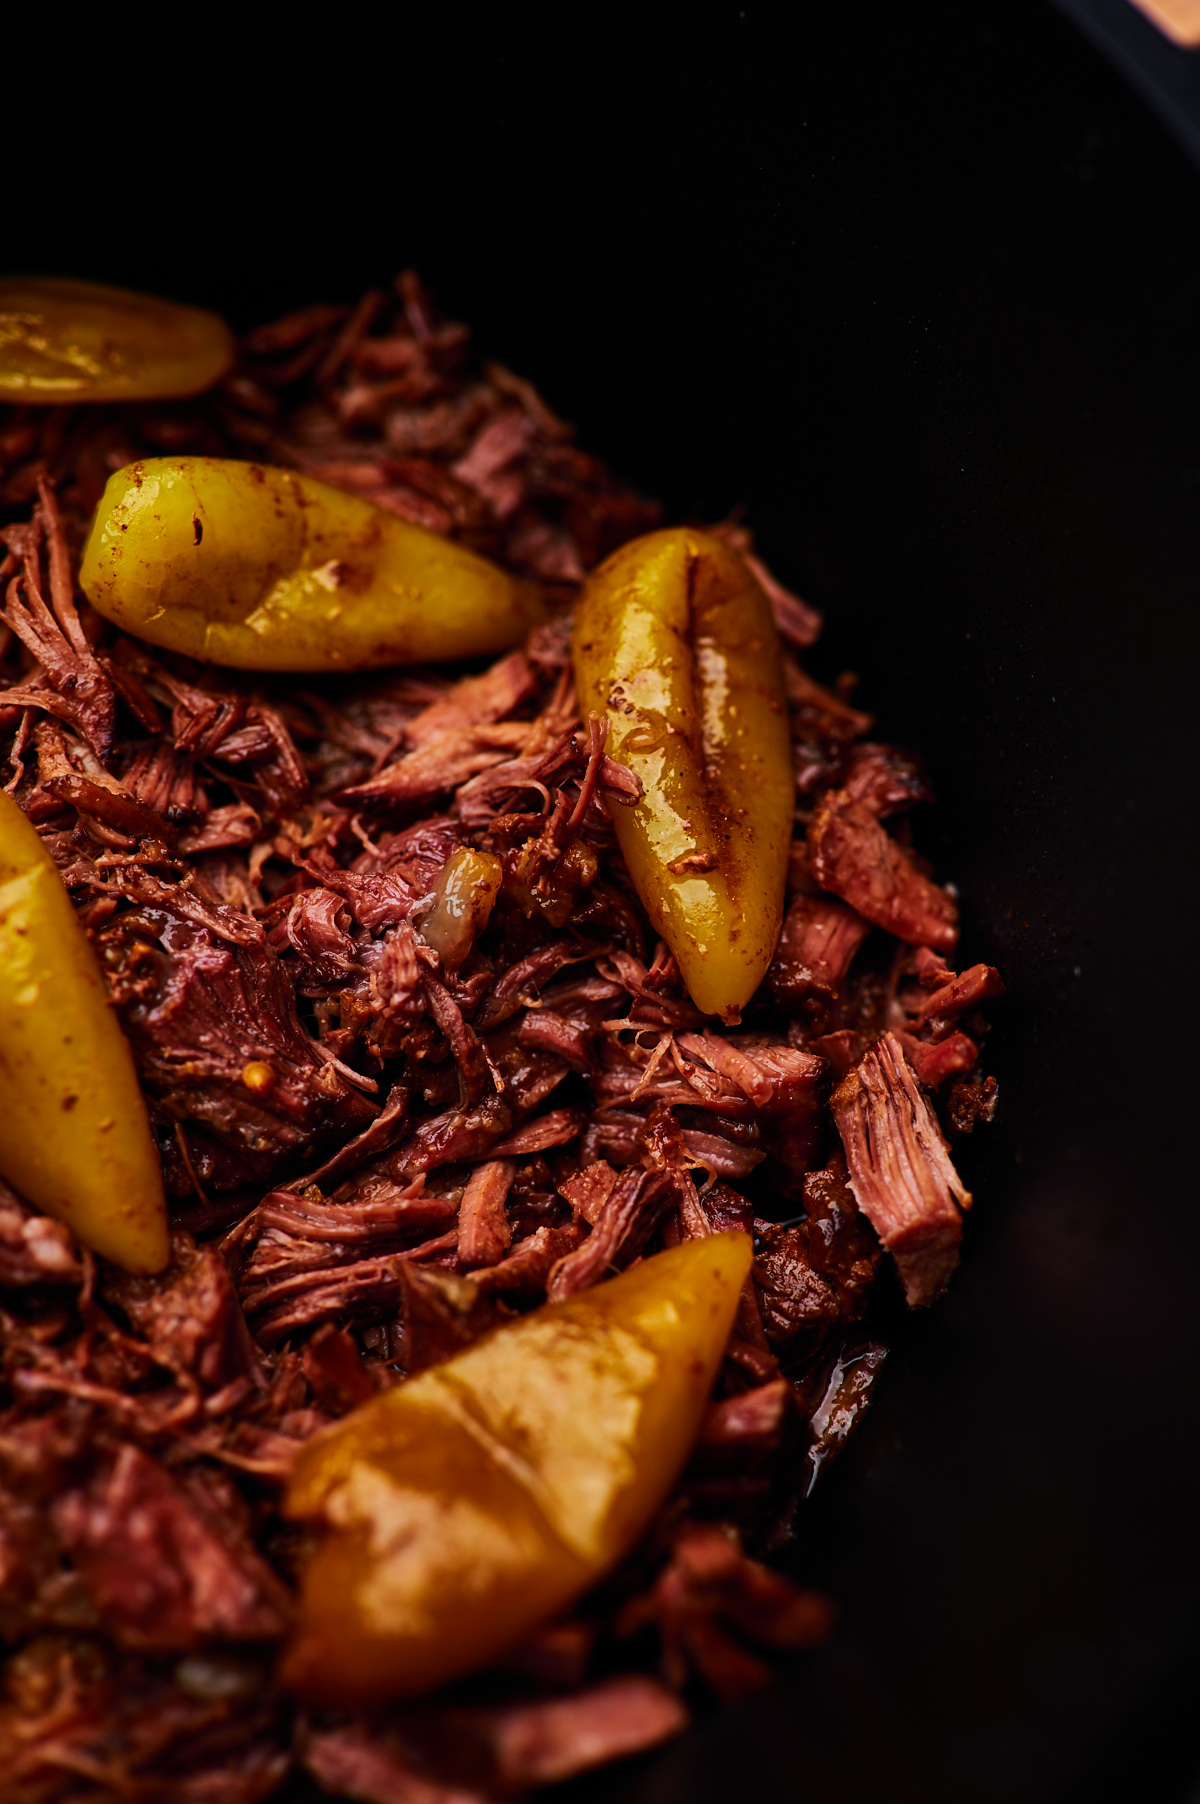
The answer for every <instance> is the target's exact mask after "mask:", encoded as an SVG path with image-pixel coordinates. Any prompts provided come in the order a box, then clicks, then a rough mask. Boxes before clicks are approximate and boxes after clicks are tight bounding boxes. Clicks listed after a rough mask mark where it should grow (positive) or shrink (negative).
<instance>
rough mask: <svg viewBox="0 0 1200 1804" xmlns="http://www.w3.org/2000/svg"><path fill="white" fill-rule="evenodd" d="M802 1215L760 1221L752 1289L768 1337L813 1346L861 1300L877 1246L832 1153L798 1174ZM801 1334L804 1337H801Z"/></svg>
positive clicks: (854, 1312)
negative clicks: (823, 1165)
mask: <svg viewBox="0 0 1200 1804" xmlns="http://www.w3.org/2000/svg"><path fill="white" fill-rule="evenodd" d="M803 1196H804V1203H805V1207H806V1210H807V1219H806V1220H805V1221H803V1222H799V1223H796V1224H795V1225H793V1226H791V1227H783V1228H778V1227H773V1226H770V1225H768V1224H767V1223H765V1222H760V1223H759V1224H758V1235H759V1252H758V1256H757V1258H756V1259H755V1262H754V1278H755V1289H756V1291H757V1294H758V1303H759V1309H760V1311H761V1314H762V1324H763V1328H764V1330H765V1332H766V1337H767V1340H768V1342H769V1343H770V1345H771V1346H772V1347H773V1348H774V1349H775V1350H776V1351H781V1350H782V1349H784V1348H785V1347H789V1346H792V1345H793V1344H800V1345H802V1346H803V1348H804V1349H805V1350H811V1349H812V1348H813V1347H815V1345H816V1344H817V1342H818V1341H819V1340H820V1339H821V1338H822V1336H824V1335H825V1334H826V1333H827V1331H828V1330H829V1329H830V1328H831V1327H833V1326H834V1324H835V1323H837V1322H843V1321H854V1320H855V1319H856V1318H857V1317H858V1316H859V1315H861V1314H862V1311H863V1309H864V1308H865V1307H866V1300H867V1292H868V1290H869V1288H870V1285H871V1281H872V1279H873V1278H874V1276H875V1270H876V1267H877V1266H878V1264H879V1258H880V1253H879V1247H878V1245H877V1243H876V1241H875V1237H874V1236H873V1234H872V1233H871V1231H870V1228H869V1227H868V1225H867V1223H866V1221H865V1220H864V1219H863V1217H862V1215H860V1213H859V1210H858V1207H857V1204H856V1203H855V1200H854V1197H853V1196H852V1194H851V1192H850V1189H849V1186H848V1184H847V1181H846V1167H845V1164H844V1162H843V1161H842V1160H841V1159H836V1160H835V1161H834V1162H833V1163H832V1164H831V1165H830V1166H829V1167H828V1168H827V1169H826V1170H825V1171H813V1172H809V1173H808V1175H807V1177H806V1178H805V1180H804V1191H803ZM800 1337H802V1340H801V1339H800Z"/></svg>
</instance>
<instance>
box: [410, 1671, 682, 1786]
mask: <svg viewBox="0 0 1200 1804" xmlns="http://www.w3.org/2000/svg"><path fill="white" fill-rule="evenodd" d="M687 1722H688V1713H687V1709H686V1707H685V1706H684V1704H683V1703H682V1701H681V1700H680V1699H679V1698H678V1697H677V1696H676V1694H675V1693H674V1692H673V1691H671V1690H669V1689H668V1688H667V1687H666V1686H665V1685H663V1684H661V1683H660V1682H659V1681H658V1680H657V1679H652V1678H649V1677H646V1676H644V1675H643V1674H641V1673H625V1674H622V1675H621V1676H619V1677H617V1678H612V1679H603V1680H601V1682H600V1683H599V1684H596V1685H592V1686H589V1687H588V1688H587V1689H586V1690H583V1691H576V1692H575V1693H573V1694H572V1695H571V1696H568V1697H551V1698H538V1699H531V1700H529V1701H521V1702H518V1703H509V1704H496V1705H491V1706H482V1707H477V1708H475V1709H469V1708H467V1709H457V1710H453V1709H451V1710H444V1711H437V1710H435V1711H431V1712H430V1713H429V1715H428V1717H427V1718H426V1719H425V1721H424V1722H423V1723H421V1724H420V1726H419V1728H418V1726H417V1725H416V1724H414V1725H413V1727H412V1728H411V1729H410V1730H409V1734H410V1735H414V1739H417V1738H418V1737H419V1745H420V1746H422V1747H424V1748H426V1749H428V1750H429V1753H430V1754H431V1755H433V1756H434V1757H436V1758H439V1760H440V1763H441V1764H443V1765H446V1764H448V1765H450V1766H451V1768H452V1769H453V1770H455V1771H457V1772H459V1773H462V1774H463V1775H464V1776H469V1777H471V1778H473V1779H474V1780H475V1781H476V1782H477V1783H478V1784H479V1785H480V1786H481V1787H483V1788H485V1790H486V1791H487V1792H489V1793H492V1794H493V1795H494V1793H495V1792H496V1791H499V1792H501V1793H504V1794H507V1793H511V1792H514V1791H519V1792H524V1791H525V1790H526V1789H527V1788H528V1787H529V1786H535V1785H554V1784H557V1783H558V1782H559V1781H560V1780H563V1779H570V1778H572V1777H573V1776H574V1775H575V1774H576V1773H585V1772H588V1771H589V1770H590V1769H591V1768H592V1767H596V1766H604V1765H605V1764H606V1763H607V1762H608V1761H610V1760H621V1759H624V1758H626V1757H627V1756H628V1755H630V1754H640V1753H642V1752H643V1751H644V1750H645V1749H647V1748H653V1747H657V1746H658V1745H659V1744H660V1743H661V1742H664V1741H669V1740H670V1739H671V1737H672V1736H674V1735H678V1734H679V1733H680V1731H681V1730H683V1729H685V1728H686V1727H687ZM414 1731H415V1734H414ZM448 1749H453V1750H454V1753H453V1754H452V1755H451V1757H450V1759H449V1761H447V1754H446V1750H448ZM394 1796H395V1794H394V1793H393V1794H390V1796H389V1801H388V1804H391V1798H392V1797H394Z"/></svg>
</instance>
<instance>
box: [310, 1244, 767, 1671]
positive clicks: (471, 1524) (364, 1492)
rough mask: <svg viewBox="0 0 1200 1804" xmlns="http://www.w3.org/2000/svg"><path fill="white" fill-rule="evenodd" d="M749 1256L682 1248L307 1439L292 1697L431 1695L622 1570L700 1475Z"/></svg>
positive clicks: (736, 1248)
mask: <svg viewBox="0 0 1200 1804" xmlns="http://www.w3.org/2000/svg"><path fill="white" fill-rule="evenodd" d="M750 1258H751V1243H750V1239H749V1237H748V1236H747V1235H745V1234H740V1233H736V1234H714V1235H711V1236H709V1237H708V1238H706V1239H702V1240H694V1241H689V1242H686V1243H685V1244H684V1245H683V1246H680V1247H676V1248H673V1249H672V1250H671V1251H669V1252H665V1253H660V1254H658V1255H657V1256H656V1257H654V1258H652V1259H647V1260H644V1261H642V1262H641V1263H640V1264H639V1265H637V1266H635V1267H633V1268H632V1269H631V1270H630V1271H627V1272H625V1273H623V1274H622V1275H621V1276H620V1277H618V1278H614V1279H612V1280H611V1282H609V1283H606V1284H602V1285H600V1286H598V1287H597V1288H596V1289H594V1290H589V1291H585V1292H583V1293H582V1295H579V1296H575V1297H572V1298H571V1299H570V1300H569V1301H567V1302H565V1303H557V1304H550V1305H548V1306H547V1307H545V1308H542V1309H538V1310H535V1311H534V1312H533V1313H532V1314H530V1315H527V1316H524V1317H522V1318H521V1319H520V1320H518V1321H514V1322H511V1323H507V1324H505V1326H503V1327H502V1328H499V1329H496V1330H495V1331H494V1332H493V1333H492V1334H490V1335H488V1336H487V1337H486V1338H485V1339H484V1340H482V1341H479V1342H477V1343H476V1344H475V1345H474V1346H473V1347H470V1348H468V1349H467V1351H466V1352H464V1353H460V1354H459V1355H458V1356H457V1357H456V1358H454V1359H451V1360H449V1361H448V1362H447V1363H446V1364H445V1365H442V1366H437V1367H435V1368H434V1369H433V1370H431V1371H428V1372H423V1373H421V1374H420V1375H419V1376H418V1377H416V1378H412V1379H410V1380H409V1381H408V1382H407V1383H405V1384H402V1385H399V1386H398V1387H397V1388H396V1389H395V1390H391V1391H387V1392H385V1393H384V1394H383V1395H382V1396H380V1397H377V1398H375V1399H374V1400H373V1401H372V1402H370V1403H367V1404H364V1405H362V1406H361V1407H360V1408H359V1409H357V1410H355V1411H354V1412H353V1414H352V1415H350V1416H348V1417H347V1418H346V1419H345V1420H344V1421H343V1422H340V1423H339V1424H338V1425H337V1426H336V1427H334V1428H331V1429H329V1430H327V1431H326V1432H325V1433H324V1434H320V1435H317V1436H316V1437H315V1438H314V1439H313V1440H311V1441H309V1442H308V1443H307V1444H306V1445H305V1446H304V1447H303V1448H302V1449H301V1452H300V1454H299V1456H298V1458H297V1460H296V1464H295V1466H294V1468H293V1472H292V1480H291V1485H290V1488H289V1491H288V1494H287V1499H286V1505H285V1509H286V1513H287V1514H288V1515H290V1516H293V1517H299V1518H303V1519H307V1520H309V1521H310V1522H314V1523H319V1524H321V1525H322V1526H323V1527H324V1529H325V1535H324V1538H323V1540H322V1541H321V1543H320V1545H319V1547H318V1550H317V1552H316V1554H315V1555H314V1556H313V1558H312V1560H311V1561H310V1564H309V1566H308V1569H307V1572H306V1574H305V1577H304V1583H303V1590H302V1594H301V1601H300V1615H299V1626H298V1629H297V1632H296V1636H295V1639H294V1640H293V1642H292V1645H291V1647H290V1649H289V1650H288V1653H287V1655H286V1657H285V1661H284V1679H285V1682H287V1683H288V1684H290V1685H291V1686H292V1687H293V1688H294V1689H296V1690H298V1691H300V1692H301V1693H303V1694H304V1695H305V1696H307V1697H311V1698H314V1699H318V1700H320V1701H322V1702H328V1703H336V1704H357V1703H362V1702H367V1701H370V1700H372V1699H385V1698H401V1697H410V1696H415V1695H418V1694H420V1693H422V1692H426V1691H431V1690H433V1689H434V1688H435V1687H436V1686H438V1685H441V1684H443V1683H445V1682H446V1681H447V1680H449V1679H452V1678H456V1677H458V1676H460V1675H462V1674H464V1673H466V1672H470V1671H472V1670H473V1669H475V1668H477V1667H482V1666H486V1665H488V1664H489V1663H490V1662H492V1661H493V1660H496V1659H498V1658H499V1657H500V1656H502V1655H503V1654H504V1653H506V1652H507V1651H508V1650H509V1649H510V1648H512V1647H515V1646H517V1645H518V1644H519V1643H520V1642H521V1641H522V1640H524V1639H525V1638H526V1637H527V1636H528V1635H529V1633H530V1632H531V1630H532V1629H534V1628H535V1627H536V1626H537V1625H538V1624H539V1623H541V1622H543V1621H545V1620H546V1619H547V1618H549V1617H551V1616H553V1615H554V1614H555V1613H556V1612H558V1611H559V1610H561V1609H563V1608H565V1607H566V1606H567V1605H568V1604H569V1603H571V1602H572V1601H573V1600H574V1599H575V1598H576V1597H578V1596H580V1595H581V1593H583V1592H584V1591H586V1590H587V1589H588V1588H589V1586H591V1585H593V1584H594V1583H595V1582H596V1580H597V1579H598V1578H599V1577H600V1576H601V1575H602V1574H603V1573H604V1572H606V1571H607V1570H609V1568H610V1567H612V1566H614V1565H615V1564H616V1563H617V1562H618V1561H619V1560H620V1559H621V1558H622V1557H623V1556H624V1555H625V1554H626V1553H627V1552H628V1551H629V1549H630V1548H631V1547H632V1546H633V1545H634V1543H635V1542H636V1541H637V1539H638V1537H639V1536H640V1535H641V1533H642V1532H643V1530H644V1529H645V1527H646V1525H647V1523H648V1522H649V1521H650V1518H651V1517H652V1516H653V1514H654V1512H655V1510H656V1509H657V1508H658V1507H659V1505H660V1503H661V1502H662V1500H663V1498H664V1497H665V1496H666V1495H667V1492H668V1491H669V1490H670V1487H671V1485H672V1484H673V1483H674V1480H675V1478H676V1477H677V1476H678V1473H679V1470H680V1467H681V1466H682V1465H683V1462H684V1460H685V1459H686V1457H687V1454H688V1450H689V1448H690V1446H691V1443H692V1441H693V1439H694V1437H695V1433H696V1429H697V1426H698V1423H699V1420H700V1414H701V1411H702V1410H703V1408H704V1405H705V1403H706V1401H707V1399H708V1395H709V1391H710V1389H711V1386H712V1381H713V1377H714V1375H715V1372H716V1369H717V1366H718V1364H719V1362H720V1359H721V1355H722V1353H723V1352H724V1349H725V1344H726V1341H727V1340H728V1337H729V1331H730V1328H731V1326H732V1323H733V1318H734V1314H735V1311H736V1308H737V1300H738V1295H739V1292H740V1290H741V1287H742V1283H743V1281H744V1279H745V1276H746V1273H747V1271H748V1270H749V1267H750Z"/></svg>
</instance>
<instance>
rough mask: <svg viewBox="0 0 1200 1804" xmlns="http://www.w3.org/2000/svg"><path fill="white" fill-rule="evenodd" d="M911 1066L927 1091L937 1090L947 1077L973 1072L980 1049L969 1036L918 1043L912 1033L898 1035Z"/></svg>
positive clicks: (959, 1035)
mask: <svg viewBox="0 0 1200 1804" xmlns="http://www.w3.org/2000/svg"><path fill="white" fill-rule="evenodd" d="M896 1038H897V1040H899V1042H900V1044H901V1046H903V1048H904V1052H905V1056H906V1058H907V1059H908V1062H909V1064H910V1065H911V1066H912V1068H913V1070H914V1071H915V1072H916V1074H917V1076H918V1077H919V1078H920V1080H921V1082H922V1083H923V1084H924V1085H925V1088H926V1089H927V1090H936V1089H937V1087H938V1085H939V1084H944V1083H945V1081H946V1079H947V1078H948V1077H954V1076H956V1075H957V1074H958V1073H959V1072H962V1071H973V1070H974V1068H975V1061H976V1059H978V1057H979V1048H978V1046H976V1044H975V1042H974V1040H969V1039H968V1038H967V1036H966V1034H950V1035H948V1036H947V1038H946V1039H944V1040H917V1039H914V1037H913V1036H912V1034H906V1033H899V1032H898V1033H897V1034H896Z"/></svg>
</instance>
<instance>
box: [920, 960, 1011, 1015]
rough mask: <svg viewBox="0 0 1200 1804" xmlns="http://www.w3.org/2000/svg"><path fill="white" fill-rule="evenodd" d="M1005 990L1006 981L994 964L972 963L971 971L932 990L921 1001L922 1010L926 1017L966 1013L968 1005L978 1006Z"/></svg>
mask: <svg viewBox="0 0 1200 1804" xmlns="http://www.w3.org/2000/svg"><path fill="white" fill-rule="evenodd" d="M1003 994H1004V985H1003V983H1002V982H1001V979H1000V973H999V971H997V969H996V967H995V965H972V966H971V968H970V970H969V971H963V972H962V973H961V975H960V976H958V977H952V978H951V979H950V981H949V982H948V983H943V984H940V985H939V986H938V988H937V989H936V990H934V991H932V993H931V994H930V995H928V996H927V997H926V998H925V1000H924V1002H923V1003H922V1005H921V1013H922V1014H923V1015H924V1016H925V1017H926V1018H927V1019H928V1018H930V1017H932V1016H934V1015H943V1016H951V1015H965V1014H966V1012H967V1010H968V1009H974V1008H979V1007H980V1006H981V1005H982V1004H983V1003H985V1002H991V1001H992V999H993V998H994V997H996V996H1003Z"/></svg>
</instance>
